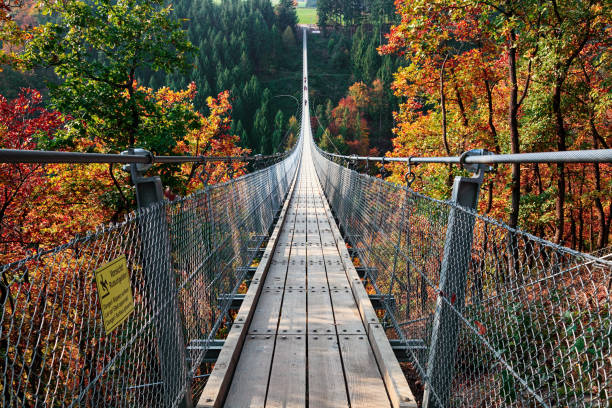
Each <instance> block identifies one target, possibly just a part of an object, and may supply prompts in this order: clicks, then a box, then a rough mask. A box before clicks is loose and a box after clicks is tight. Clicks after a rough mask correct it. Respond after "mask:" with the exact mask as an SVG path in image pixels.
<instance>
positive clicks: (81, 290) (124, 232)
mask: <svg viewBox="0 0 612 408" xmlns="http://www.w3.org/2000/svg"><path fill="white" fill-rule="evenodd" d="M300 152H301V149H299V148H294V149H293V152H292V153H291V154H289V155H288V157H287V158H286V159H285V160H283V161H281V162H278V163H276V164H274V165H272V166H270V167H267V168H265V169H262V170H259V171H256V172H254V173H250V174H247V175H245V176H242V177H239V178H237V179H233V180H231V181H229V182H226V183H223V184H218V185H214V186H210V187H207V188H206V189H205V190H203V191H200V192H198V193H195V194H193V195H191V196H188V197H185V198H181V199H179V200H176V201H174V202H171V203H169V202H163V203H159V204H156V205H153V206H150V207H148V208H145V209H140V210H138V211H136V212H134V213H132V214H130V215H129V216H127V217H126V218H125V220H124V221H123V222H122V223H119V224H115V225H110V226H104V227H100V228H99V229H97V230H96V231H95V232H92V233H91V234H89V235H87V236H85V237H78V238H76V239H74V240H73V241H71V242H70V243H68V244H66V245H63V246H60V247H57V248H55V249H53V250H50V251H46V252H44V253H39V254H37V255H35V256H32V257H29V258H26V259H23V260H21V261H18V262H14V263H11V264H7V265H4V266H1V267H0V271H1V273H2V275H1V281H0V303H1V304H2V311H1V314H0V373H1V375H2V382H1V383H0V406H2V407H24V406H27V407H56V406H58V407H59V406H62V407H63V406H66V407H70V406H82V407H143V406H147V407H156V406H159V407H172V406H177V405H178V404H179V403H180V402H181V401H182V400H184V398H185V396H186V395H188V394H191V393H192V389H193V390H195V393H198V392H201V389H202V382H203V381H205V379H206V374H207V373H208V372H209V371H210V367H209V364H206V363H204V362H203V357H204V355H205V353H206V351H207V348H208V345H209V344H210V343H211V342H212V340H214V339H215V338H216V337H217V336H220V335H221V334H222V332H223V331H224V330H227V326H228V325H230V324H231V319H229V316H228V309H229V302H230V300H231V296H229V295H232V294H235V293H236V292H237V291H238V289H239V287H240V286H241V285H244V284H245V276H246V273H247V270H248V267H249V266H250V265H251V264H252V263H253V260H254V259H255V257H256V255H257V251H256V250H253V249H257V248H258V247H259V246H261V245H262V243H263V242H264V241H265V239H266V237H267V235H268V233H269V231H270V230H271V228H272V225H273V223H274V219H275V215H276V214H277V212H278V211H279V210H280V208H281V206H282V203H283V200H284V199H285V196H286V194H287V192H288V190H289V186H290V183H291V181H292V180H293V177H294V176H295V173H296V169H297V166H298V162H299V159H300V154H301V153H300ZM123 257H124V259H125V265H127V271H128V274H129V277H127V278H126V279H127V280H128V281H129V287H128V289H127V290H129V291H130V292H129V293H130V294H131V296H132V299H133V305H134V310H133V312H131V314H130V315H129V317H128V318H127V319H126V320H124V321H123V322H122V323H121V324H119V325H118V326H117V327H116V328H114V329H113V330H108V332H107V330H105V323H109V321H110V320H108V321H105V320H104V319H107V315H106V314H105V315H104V319H103V312H102V310H101V307H100V304H99V296H101V297H104V296H105V295H106V285H110V286H111V287H112V285H113V282H112V281H110V282H109V281H104V282H103V284H102V288H101V287H98V285H97V283H96V271H97V270H98V271H99V270H100V268H101V267H103V266H105V265H107V264H108V263H109V262H111V261H112V262H119V263H122V262H123ZM121 273H122V272H121V269H120V268H119V269H117V275H116V278H117V279H120V276H119V275H121ZM109 276H112V277H113V279H114V278H115V275H109ZM117 282H118V281H117ZM109 293H110V292H109ZM125 293H127V292H125V291H123V292H122V293H121V295H125ZM111 295H113V296H114V294H113V293H111ZM117 296H118V297H117V299H123V297H119V295H117ZM124 306H125V305H124ZM118 317H121V316H114V317H113V319H115V318H118ZM119 320H120V319H119ZM193 397H194V399H196V398H197V395H195V396H193ZM188 399H189V398H188Z"/></svg>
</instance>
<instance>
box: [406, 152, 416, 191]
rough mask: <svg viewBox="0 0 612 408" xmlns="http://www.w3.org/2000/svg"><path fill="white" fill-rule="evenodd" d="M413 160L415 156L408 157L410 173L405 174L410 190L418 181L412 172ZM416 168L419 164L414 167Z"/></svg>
mask: <svg viewBox="0 0 612 408" xmlns="http://www.w3.org/2000/svg"><path fill="white" fill-rule="evenodd" d="M412 158H413V156H409V157H408V171H407V172H406V174H404V180H406V187H408V188H412V183H414V180H415V179H416V174H415V173H414V171H412ZM416 166H417V164H416V163H415V164H414V167H416Z"/></svg>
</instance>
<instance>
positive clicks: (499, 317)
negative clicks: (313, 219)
mask: <svg viewBox="0 0 612 408" xmlns="http://www.w3.org/2000/svg"><path fill="white" fill-rule="evenodd" d="M314 160H315V167H316V170H317V173H318V176H319V179H320V181H321V185H322V186H323V188H324V191H325V194H326V196H327V199H328V200H329V202H330V205H331V207H332V209H333V211H334V213H335V215H336V217H337V218H338V221H339V224H340V225H341V228H342V229H343V231H344V234H345V237H346V239H347V242H348V243H349V245H350V246H351V247H352V248H353V251H354V252H353V253H354V254H355V256H356V257H358V259H359V262H360V263H361V266H363V267H364V270H365V271H366V277H367V280H368V282H369V283H370V284H371V285H372V287H373V289H374V290H375V291H376V293H378V294H379V295H382V296H381V297H382V299H383V301H384V306H385V316H384V323H385V325H386V327H387V328H388V331H387V333H388V335H389V337H394V338H398V339H401V340H403V341H405V342H406V343H405V344H408V345H409V349H410V355H411V357H412V358H411V360H412V361H411V363H410V364H411V365H412V367H413V368H414V369H415V370H416V372H417V375H418V377H420V379H421V383H422V384H424V385H425V387H424V388H425V398H426V400H425V402H428V406H449V407H451V406H452V407H532V406H543V407H609V406H612V382H611V381H612V359H611V358H610V355H611V342H612V323H611V316H610V299H611V293H610V285H611V279H612V262H610V261H609V260H606V259H603V258H597V257H594V256H591V255H586V254H583V253H579V252H576V251H573V250H571V249H568V248H565V247H561V246H558V245H555V244H553V243H551V242H548V241H545V240H542V239H540V238H537V237H535V236H532V235H529V234H527V233H525V232H522V231H518V230H514V229H511V228H510V227H508V226H506V225H505V224H503V223H501V222H498V221H495V220H492V219H489V218H486V217H483V216H480V215H478V214H476V213H474V212H471V211H470V210H467V209H464V208H462V207H459V206H457V205H456V204H454V203H452V202H449V201H439V200H435V199H432V198H429V197H426V196H423V195H420V194H418V193H415V192H413V191H412V190H410V189H408V188H406V187H403V186H399V185H395V184H391V183H388V182H385V181H382V180H381V179H378V178H375V177H370V176H367V175H364V174H359V173H357V172H355V171H352V170H350V169H348V168H346V167H344V166H341V165H339V164H337V163H335V162H333V161H332V160H330V159H329V155H326V153H325V152H323V151H321V150H320V149H318V148H317V152H316V153H315V154H314ZM451 224H452V227H451ZM451 228H452V229H453V231H449V230H451ZM462 266H463V267H464V272H463V278H462V277H461V276H454V277H452V276H451V277H449V276H447V275H445V273H451V274H452V273H456V272H457V271H461V268H462ZM445 270H446V271H447V272H443V271H445ZM441 280H445V282H441ZM441 288H445V289H446V290H441ZM425 402H424V405H425Z"/></svg>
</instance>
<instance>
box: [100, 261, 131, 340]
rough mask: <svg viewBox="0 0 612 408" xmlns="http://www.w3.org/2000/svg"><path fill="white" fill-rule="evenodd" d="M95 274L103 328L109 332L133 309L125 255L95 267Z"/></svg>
mask: <svg viewBox="0 0 612 408" xmlns="http://www.w3.org/2000/svg"><path fill="white" fill-rule="evenodd" d="M95 275H96V285H97V287H98V299H99V300H100V308H101V309H102V321H103V322H104V330H105V331H106V334H109V333H110V332H112V331H113V330H115V329H116V328H117V326H119V325H120V324H121V323H123V322H124V321H125V319H127V318H128V316H129V315H130V314H132V312H133V311H134V298H133V297H132V285H131V283H130V272H129V271H128V267H127V261H126V259H125V255H121V256H120V257H119V258H116V259H114V260H112V261H110V262H108V263H106V264H104V265H102V266H101V267H100V268H98V269H96V272H95Z"/></svg>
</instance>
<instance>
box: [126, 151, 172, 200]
mask: <svg viewBox="0 0 612 408" xmlns="http://www.w3.org/2000/svg"><path fill="white" fill-rule="evenodd" d="M121 154H122V155H133V156H146V157H150V158H151V162H150V163H130V164H126V165H124V166H123V167H122V169H123V170H124V171H129V172H130V177H131V178H132V183H133V184H134V187H135V188H136V202H137V203H138V208H145V207H148V206H150V205H152V204H155V203H158V202H160V201H163V200H164V190H163V187H162V183H161V179H160V178H159V176H153V177H144V173H146V172H147V170H149V169H150V168H151V167H152V166H153V155H152V154H151V152H149V151H148V150H145V149H139V148H129V149H128V150H125V151H123V152H121Z"/></svg>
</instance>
